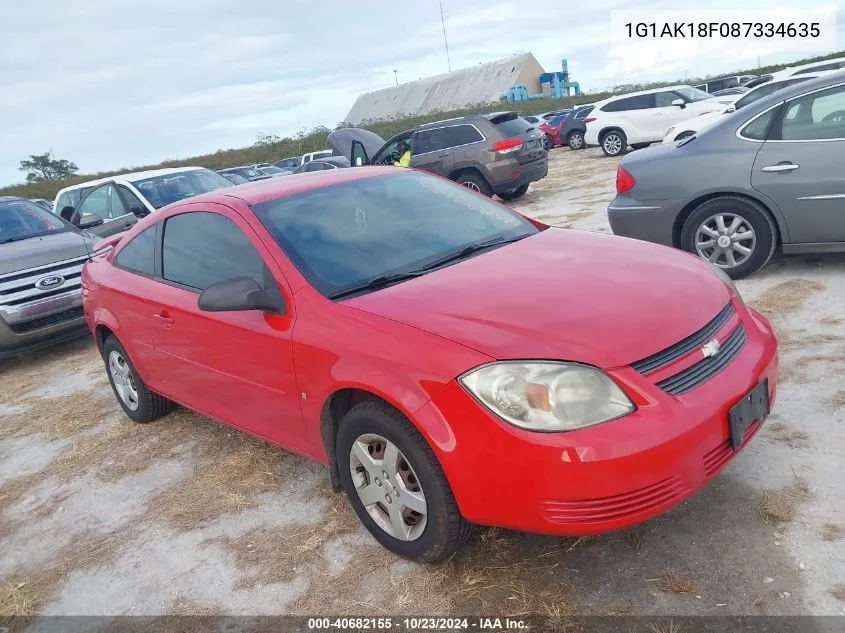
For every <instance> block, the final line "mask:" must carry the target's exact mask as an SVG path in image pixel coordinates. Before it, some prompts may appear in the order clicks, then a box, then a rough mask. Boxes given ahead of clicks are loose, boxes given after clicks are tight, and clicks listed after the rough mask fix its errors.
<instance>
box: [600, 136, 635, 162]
mask: <svg viewBox="0 0 845 633" xmlns="http://www.w3.org/2000/svg"><path fill="white" fill-rule="evenodd" d="M599 144H600V145H601V150H602V151H603V152H604V154H605V156H619V155H621V154H624V153H625V150H626V149H627V148H628V137H626V136H625V132H623V131H622V130H610V131H609V132H605V133H604V134H602V137H601V139H600V140H599Z"/></svg>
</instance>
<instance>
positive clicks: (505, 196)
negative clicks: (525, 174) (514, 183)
mask: <svg viewBox="0 0 845 633" xmlns="http://www.w3.org/2000/svg"><path fill="white" fill-rule="evenodd" d="M526 191H528V185H521V186H519V187H517V188H516V189H512V190H510V191H503V192H502V193H497V194H496V195H497V196H499V197H500V198H501V199H502V200H516V199H517V198H521V197H522V196H524V195H525V192H526Z"/></svg>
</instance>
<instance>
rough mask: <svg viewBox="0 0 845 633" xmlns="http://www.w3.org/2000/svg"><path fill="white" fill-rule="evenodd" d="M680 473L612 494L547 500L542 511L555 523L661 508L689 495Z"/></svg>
mask: <svg viewBox="0 0 845 633" xmlns="http://www.w3.org/2000/svg"><path fill="white" fill-rule="evenodd" d="M689 492H690V489H689V487H688V486H687V485H686V484H685V483H684V481H683V479H681V477H679V476H678V475H675V476H674V477H670V478H668V479H664V480H663V481H659V482H657V483H655V484H651V485H650V486H645V487H643V488H639V489H637V490H631V491H630V492H626V493H623V494H620V495H614V496H612V497H602V498H598V499H584V500H580V501H544V502H543V503H542V505H543V515H544V516H545V518H546V520H547V521H551V522H553V523H600V522H603V521H612V520H614V519H620V518H623V517H626V516H630V515H634V514H640V513H642V512H647V511H649V510H653V509H656V508H659V507H661V506H663V505H666V504H668V503H672V502H673V501H679V500H680V499H681V498H683V497H685V496H686V495H688V494H689Z"/></svg>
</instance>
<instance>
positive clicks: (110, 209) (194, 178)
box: [53, 167, 232, 237]
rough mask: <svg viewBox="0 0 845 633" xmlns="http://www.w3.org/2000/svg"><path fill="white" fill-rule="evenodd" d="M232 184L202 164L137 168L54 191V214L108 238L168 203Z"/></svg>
mask: <svg viewBox="0 0 845 633" xmlns="http://www.w3.org/2000/svg"><path fill="white" fill-rule="evenodd" d="M231 186H232V183H231V182H230V181H228V180H226V179H225V178H224V177H222V176H221V175H220V174H217V173H215V172H213V171H211V170H210V169H206V168H204V167H173V168H169V169H154V170H150V171H138V172H132V173H128V174H120V175H117V176H109V177H108V178H100V179H97V180H90V181H87V182H82V183H79V184H76V185H71V186H70V187H65V188H64V189H61V190H60V191H59V192H58V194H56V201H55V202H54V203H53V213H56V214H58V215H60V216H61V217H62V218H63V219H65V220H67V221H68V222H70V223H71V224H73V225H74V226H77V227H81V228H86V229H87V230H88V231H91V232H92V233H95V234H96V235H99V236H100V237H107V236H109V235H112V234H114V233H119V232H121V231H125V230H126V229H127V228H129V227H130V226H132V225H133V224H135V222H137V221H138V218H141V217H144V216H145V215H148V214H150V213H152V212H153V211H156V210H157V209H160V208H161V207H163V206H165V205H168V204H170V203H171V202H176V201H177V200H184V199H186V198H190V197H192V196H196V195H199V194H201V193H208V192H209V191H215V190H217V189H222V188H224V187H231Z"/></svg>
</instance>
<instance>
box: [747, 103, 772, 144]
mask: <svg viewBox="0 0 845 633" xmlns="http://www.w3.org/2000/svg"><path fill="white" fill-rule="evenodd" d="M779 110H780V108H772V109H771V110H769V111H768V112H765V113H763V114H761V115H760V116H758V117H757V118H756V119H752V120H751V122H749V123H748V124H747V125H746V126H745V127H744V128H742V130H740V133H739V135H740V136H742V137H744V138H748V139H751V140H753V141H765V140H766V136H767V134H768V131H769V128H770V127H771V125H772V121H773V120H774V118H775V117H776V116H777V114H778V111H779Z"/></svg>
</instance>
